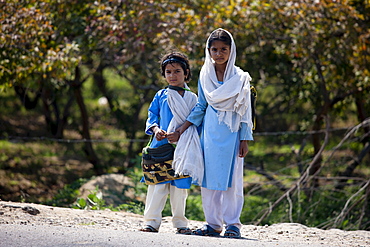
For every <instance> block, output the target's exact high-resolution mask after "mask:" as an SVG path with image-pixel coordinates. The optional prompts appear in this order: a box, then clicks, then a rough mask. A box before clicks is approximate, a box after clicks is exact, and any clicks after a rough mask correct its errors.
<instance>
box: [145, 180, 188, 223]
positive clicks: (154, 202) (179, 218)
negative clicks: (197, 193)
mask: <svg viewBox="0 0 370 247" xmlns="http://www.w3.org/2000/svg"><path fill="white" fill-rule="evenodd" d="M168 194H169V195H170V204H171V210H172V225H173V227H174V228H181V227H187V226H188V219H187V218H186V217H185V206H186V198H187V196H188V190H187V189H179V188H177V187H176V186H172V185H171V184H170V183H165V184H156V185H149V186H148V192H147V196H146V201H145V211H144V221H145V224H146V225H149V226H152V227H154V228H155V229H157V230H158V229H159V227H160V225H161V223H162V211H163V209H164V206H165V205H166V201H167V196H168Z"/></svg>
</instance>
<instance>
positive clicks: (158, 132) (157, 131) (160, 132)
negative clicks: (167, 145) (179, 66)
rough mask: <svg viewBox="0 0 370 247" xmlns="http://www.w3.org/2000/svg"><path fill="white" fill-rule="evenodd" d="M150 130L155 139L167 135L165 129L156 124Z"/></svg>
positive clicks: (158, 139)
mask: <svg viewBox="0 0 370 247" xmlns="http://www.w3.org/2000/svg"><path fill="white" fill-rule="evenodd" d="M152 130H153V132H154V136H155V139H157V141H162V140H163V139H164V138H166V137H167V133H166V131H164V130H162V129H160V128H158V127H157V126H155V127H153V128H152Z"/></svg>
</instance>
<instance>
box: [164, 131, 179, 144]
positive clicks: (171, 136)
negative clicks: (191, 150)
mask: <svg viewBox="0 0 370 247" xmlns="http://www.w3.org/2000/svg"><path fill="white" fill-rule="evenodd" d="M167 139H168V142H169V143H174V142H177V141H178V140H179V139H180V132H178V131H175V132H171V133H168V134H167Z"/></svg>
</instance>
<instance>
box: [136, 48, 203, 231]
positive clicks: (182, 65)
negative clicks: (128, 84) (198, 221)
mask: <svg viewBox="0 0 370 247" xmlns="http://www.w3.org/2000/svg"><path fill="white" fill-rule="evenodd" d="M161 73H162V75H163V76H164V78H165V79H166V81H167V82H168V84H169V86H168V87H167V88H165V89H162V90H159V91H158V92H157V93H156V95H155V96H154V98H153V101H152V102H151V104H150V106H149V109H148V119H147V122H146V130H145V133H146V134H148V135H153V134H154V137H155V138H153V141H152V142H151V144H150V147H153V148H155V147H159V146H161V145H163V144H166V143H168V142H169V143H177V146H176V149H175V153H174V159H173V162H172V166H173V168H174V170H175V172H176V173H177V174H180V175H182V174H183V175H189V176H190V177H187V178H182V179H176V180H172V181H168V182H163V183H159V184H155V185H149V186H148V192H147V197H146V204H145V211H144V220H145V225H146V226H145V227H144V228H142V229H140V230H141V231H144V232H158V230H159V227H160V224H161V221H162V211H163V208H164V206H165V203H166V200H167V196H168V194H170V204H171V209H172V216H173V218H172V223H173V226H174V227H175V228H177V233H178V234H191V230H190V229H189V228H188V227H187V226H188V220H187V218H186V217H185V203H186V199H187V195H188V194H187V189H189V188H190V186H191V183H192V179H193V180H194V181H195V182H197V181H198V182H201V180H202V177H203V157H202V149H201V146H200V141H199V136H198V133H197V131H196V128H195V126H194V128H193V129H188V130H189V131H188V130H187V131H186V132H184V133H183V136H182V137H181V138H180V133H179V132H176V131H175V130H176V128H178V127H179V126H180V125H181V124H183V123H184V122H185V120H186V117H187V116H188V115H189V113H190V111H191V109H192V108H193V107H194V106H195V104H196V102H197V96H196V95H195V94H194V93H192V92H190V90H189V87H188V86H187V85H186V82H187V81H189V80H190V76H191V72H190V66H189V61H188V59H187V57H186V56H185V55H184V54H182V53H179V52H173V53H170V54H167V55H165V56H164V57H163V58H162V60H161ZM188 153H191V154H192V155H191V156H190V155H187V154H188Z"/></svg>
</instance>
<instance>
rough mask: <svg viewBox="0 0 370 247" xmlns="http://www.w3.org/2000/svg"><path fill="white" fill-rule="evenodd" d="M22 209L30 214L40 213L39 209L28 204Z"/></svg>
mask: <svg viewBox="0 0 370 247" xmlns="http://www.w3.org/2000/svg"><path fill="white" fill-rule="evenodd" d="M22 210H23V211H25V212H27V213H29V214H32V215H37V214H39V213H40V210H38V209H37V208H34V207H30V206H26V207H23V208H22Z"/></svg>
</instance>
